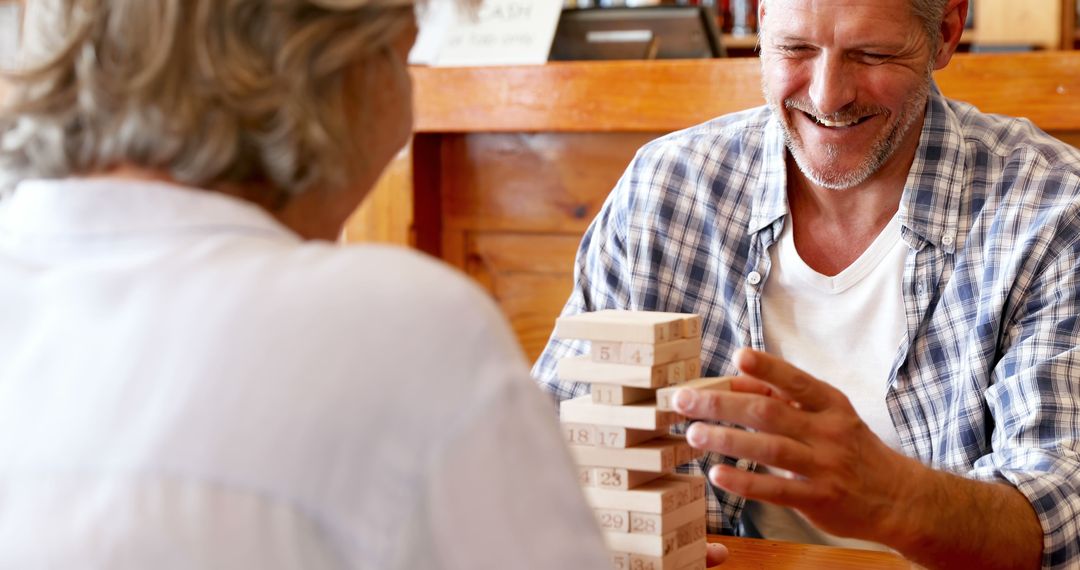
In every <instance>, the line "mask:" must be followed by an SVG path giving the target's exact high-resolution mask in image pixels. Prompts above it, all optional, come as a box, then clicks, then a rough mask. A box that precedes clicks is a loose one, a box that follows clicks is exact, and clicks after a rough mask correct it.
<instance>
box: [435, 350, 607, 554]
mask: <svg viewBox="0 0 1080 570" xmlns="http://www.w3.org/2000/svg"><path fill="white" fill-rule="evenodd" d="M515 380H518V381H517V382H513V383H512V385H510V386H507V387H506V389H503V390H501V391H499V392H498V393H496V394H495V395H494V396H493V397H491V398H489V399H488V400H487V401H486V402H483V403H482V404H481V405H480V406H478V407H477V409H476V410H475V414H473V417H472V419H471V420H470V421H468V422H467V423H466V424H465V425H464V426H462V428H461V429H460V430H456V431H455V433H454V434H453V435H452V436H451V437H450V439H449V444H448V445H447V446H446V447H445V449H444V450H443V451H442V452H440V453H439V454H438V455H437V457H435V459H434V462H433V464H432V465H431V467H430V468H429V469H428V470H427V473H428V476H429V481H428V497H429V500H430V504H429V509H430V520H431V521H432V528H431V531H430V536H432V538H433V541H434V551H435V558H436V559H437V560H438V562H439V564H438V567H440V568H447V569H461V570H466V569H469V570H472V569H476V568H517V569H523V570H530V569H535V570H550V569H553V568H555V569H570V568H574V569H577V568H581V569H592V568H610V567H611V558H610V556H609V555H608V553H607V550H606V547H605V546H604V543H603V538H602V535H601V534H600V530H599V527H598V526H597V524H596V520H595V518H594V516H593V513H592V511H591V510H590V509H589V508H588V506H587V505H586V503H585V499H584V495H583V493H582V491H581V488H580V486H579V484H578V481H577V477H576V471H575V470H574V469H573V467H572V461H571V459H570V456H569V453H568V452H567V450H566V448H565V446H564V445H563V443H562V439H561V437H560V434H559V431H558V428H557V427H556V422H555V419H554V418H555V414H554V410H552V406H551V402H550V400H549V399H548V398H545V397H544V395H543V393H541V392H540V390H538V389H537V388H536V386H534V385H532V383H530V382H529V381H528V378H527V377H525V374H524V369H522V370H521V375H520V378H516V379H515Z"/></svg>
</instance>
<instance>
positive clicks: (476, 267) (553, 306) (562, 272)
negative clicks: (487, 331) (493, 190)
mask: <svg viewBox="0 0 1080 570" xmlns="http://www.w3.org/2000/svg"><path fill="white" fill-rule="evenodd" d="M580 239H581V236H580V235H578V234H566V235H558V234H547V235H545V234H523V233H504V232H476V233H472V234H470V236H469V238H468V242H467V245H466V249H467V251H468V259H467V261H466V266H465V268H464V269H465V271H466V272H467V273H468V274H469V275H470V276H472V277H473V278H474V279H476V280H477V281H478V282H479V283H480V284H482V285H483V286H484V287H486V288H487V289H488V290H489V291H491V293H492V295H493V296H494V297H495V301H496V302H497V303H498V304H499V307H500V308H502V310H503V313H504V314H505V315H506V316H507V318H508V319H509V320H510V324H511V326H512V327H513V329H514V332H515V334H517V337H518V340H519V341H520V342H521V346H522V349H524V351H525V354H526V355H527V356H528V357H529V359H530V360H535V359H536V357H538V356H539V355H540V352H541V351H542V350H543V348H544V345H545V344H546V343H547V339H548V336H549V335H550V334H551V327H552V324H553V322H554V318H555V316H556V315H558V314H559V311H560V310H561V309H562V306H563V304H564V303H566V298H567V297H568V296H569V295H570V290H571V288H572V285H573V262H574V254H575V252H576V251H577V246H578V242H579V241H580Z"/></svg>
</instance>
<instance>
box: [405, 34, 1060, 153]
mask: <svg viewBox="0 0 1080 570" xmlns="http://www.w3.org/2000/svg"><path fill="white" fill-rule="evenodd" d="M412 71H413V79H414V81H415V92H416V93H417V94H419V95H418V97H417V99H416V130H417V132H421V133H461V132H476V131H477V130H483V131H485V132H653V131H657V132H667V131H673V130H676V129H681V128H684V127H688V126H690V125H694V124H697V123H700V122H702V121H706V120H708V119H711V118H713V117H716V116H718V115H722V114H725V113H730V112H732V111H739V110H742V109H746V108H749V107H753V106H756V105H760V104H762V102H763V100H762V96H761V85H760V70H759V63H758V60H757V59H755V58H733V59H726V60H723V59H722V60H683V61H665V62H656V61H611V62H558V63H550V64H547V65H542V66H531V67H492V68H455V69H434V68H414V69H413V70H412ZM935 77H936V79H937V81H938V85H939V86H940V87H941V90H942V91H943V92H944V93H945V94H946V95H948V96H950V97H953V98H956V99H960V100H963V101H968V102H970V103H973V104H975V105H976V106H978V107H979V108H981V109H983V110H984V111H986V112H992V113H1001V114H1005V115H1013V116H1022V117H1028V118H1030V119H1031V120H1032V121H1033V122H1035V123H1036V124H1038V125H1040V126H1041V127H1042V128H1043V129H1045V130H1047V131H1080V52H1035V53H1022V54H977V55H972V54H958V55H956V57H954V58H953V61H952V63H950V65H949V66H948V67H947V68H945V69H944V70H942V71H940V72H938V73H937V74H935Z"/></svg>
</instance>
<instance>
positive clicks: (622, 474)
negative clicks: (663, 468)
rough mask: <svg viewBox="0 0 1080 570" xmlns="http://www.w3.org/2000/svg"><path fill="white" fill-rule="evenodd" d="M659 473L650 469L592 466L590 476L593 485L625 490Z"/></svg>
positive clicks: (656, 476) (654, 477)
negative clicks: (638, 469) (632, 469)
mask: <svg viewBox="0 0 1080 570" xmlns="http://www.w3.org/2000/svg"><path fill="white" fill-rule="evenodd" d="M660 475H662V474H661V473H653V472H650V471H631V470H629V469H623V468H620V467H593V468H592V474H591V475H590V477H591V479H592V486H593V487H597V488H600V489H617V490H621V491H626V490H628V489H633V488H635V487H639V486H641V485H644V484H645V483H648V482H649V481H653V480H655V479H657V478H658V477H660Z"/></svg>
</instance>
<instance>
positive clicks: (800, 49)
mask: <svg viewBox="0 0 1080 570" xmlns="http://www.w3.org/2000/svg"><path fill="white" fill-rule="evenodd" d="M777 49H779V50H780V51H782V52H784V53H790V54H798V53H807V52H809V51H810V46H800V45H783V46H777Z"/></svg>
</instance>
